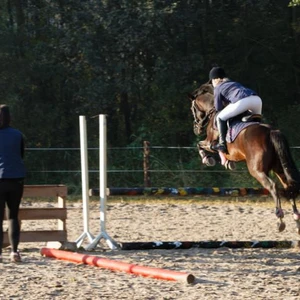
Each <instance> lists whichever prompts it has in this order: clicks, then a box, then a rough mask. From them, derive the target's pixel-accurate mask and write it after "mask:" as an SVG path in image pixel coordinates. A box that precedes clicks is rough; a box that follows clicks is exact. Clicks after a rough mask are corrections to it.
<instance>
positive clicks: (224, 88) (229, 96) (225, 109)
mask: <svg viewBox="0 0 300 300" xmlns="http://www.w3.org/2000/svg"><path fill="white" fill-rule="evenodd" d="M209 83H212V85H213V87H214V105H215V109H216V111H217V112H219V113H218V114H217V116H216V122H217V127H218V131H219V143H218V144H217V145H214V146H212V147H211V148H212V149H213V150H216V151H221V152H223V153H227V147H226V133H227V120H228V119H230V118H233V117H235V116H237V115H239V114H241V113H243V112H245V111H247V110H249V111H250V112H251V113H252V114H259V115H261V111H262V101H261V98H260V97H259V96H258V95H257V94H256V92H254V91H253V90H251V89H249V88H246V87H244V86H242V85H241V84H240V83H238V82H235V81H232V80H230V79H229V78H227V77H226V73H225V71H224V69H222V68H220V67H214V68H212V69H211V70H210V72H209Z"/></svg>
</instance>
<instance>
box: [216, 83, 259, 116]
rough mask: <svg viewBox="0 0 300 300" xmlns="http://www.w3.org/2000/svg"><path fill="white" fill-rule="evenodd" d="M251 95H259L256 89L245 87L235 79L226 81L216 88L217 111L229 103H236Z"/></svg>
mask: <svg viewBox="0 0 300 300" xmlns="http://www.w3.org/2000/svg"><path fill="white" fill-rule="evenodd" d="M251 95H257V94H256V92H255V91H253V90H251V89H249V88H246V87H244V86H243V85H241V84H240V83H238V82H235V81H224V82H222V83H220V84H218V85H217V86H216V87H215V88H214V105H215V108H216V111H220V110H222V109H223V108H224V107H225V106H226V105H227V104H228V103H235V102H237V101H239V100H241V99H243V98H246V97H249V96H251Z"/></svg>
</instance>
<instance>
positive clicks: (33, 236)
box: [3, 230, 67, 244]
mask: <svg viewBox="0 0 300 300" xmlns="http://www.w3.org/2000/svg"><path fill="white" fill-rule="evenodd" d="M3 235H4V239H3V244H9V241H8V234H7V232H4V233H3ZM57 241H59V242H66V241H67V232H66V231H63V230H43V231H21V235H20V242H22V243H34V242H57Z"/></svg>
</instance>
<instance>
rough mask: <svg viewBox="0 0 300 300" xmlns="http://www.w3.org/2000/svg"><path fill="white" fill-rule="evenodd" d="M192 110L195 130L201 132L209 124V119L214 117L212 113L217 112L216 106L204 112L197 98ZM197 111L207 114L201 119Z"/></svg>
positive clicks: (193, 102)
mask: <svg viewBox="0 0 300 300" xmlns="http://www.w3.org/2000/svg"><path fill="white" fill-rule="evenodd" d="M191 110H192V113H193V116H194V132H195V129H197V132H198V134H199V133H200V132H201V130H202V129H203V128H205V127H206V126H207V125H208V123H209V120H210V119H211V117H212V114H213V113H214V112H215V108H214V107H213V108H211V109H210V110H209V111H208V112H204V111H202V110H200V108H199V106H198V105H197V103H196V100H193V101H192V107H191ZM197 112H198V113H199V112H200V113H202V114H205V115H204V117H203V118H201V119H200V118H199V117H198V116H197ZM195 133H196V132H195Z"/></svg>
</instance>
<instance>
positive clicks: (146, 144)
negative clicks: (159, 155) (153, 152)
mask: <svg viewBox="0 0 300 300" xmlns="http://www.w3.org/2000/svg"><path fill="white" fill-rule="evenodd" d="M149 157H150V142H148V141H144V163H143V165H144V186H145V187H150V186H151V180H150V174H149Z"/></svg>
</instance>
